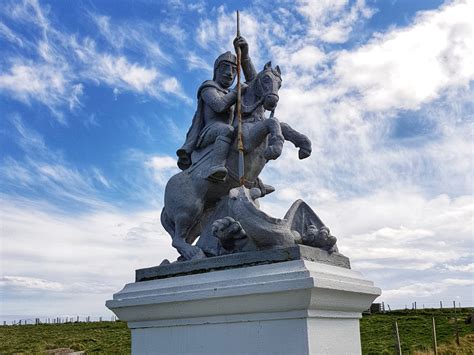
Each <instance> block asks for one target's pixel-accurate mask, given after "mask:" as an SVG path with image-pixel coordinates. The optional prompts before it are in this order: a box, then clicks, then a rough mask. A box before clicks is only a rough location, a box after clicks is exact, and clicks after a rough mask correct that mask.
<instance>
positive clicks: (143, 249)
mask: <svg viewBox="0 0 474 355" xmlns="http://www.w3.org/2000/svg"><path fill="white" fill-rule="evenodd" d="M159 215H160V211H159V210H148V211H143V212H136V213H131V212H121V211H117V210H109V211H105V210H101V211H100V212H98V211H92V212H88V213H86V214H76V215H74V216H67V215H65V214H64V213H63V211H61V210H60V209H58V208H55V207H53V206H51V205H49V204H47V203H38V202H36V201H33V200H27V199H23V200H13V199H3V200H2V203H1V205H0V218H1V221H2V223H1V229H2V233H1V239H2V240H1V243H2V267H3V270H2V273H3V275H4V276H3V277H2V278H0V288H1V289H2V290H1V292H2V306H3V307H2V315H0V316H2V317H3V316H5V315H6V314H5V312H9V313H10V314H15V312H17V313H16V314H32V315H34V316H56V315H57V314H64V313H75V314H85V315H94V314H96V315H104V314H105V312H106V309H105V307H104V300H106V299H108V298H110V297H111V295H112V294H113V293H114V292H117V291H118V290H119V289H120V288H121V287H122V286H123V285H124V284H125V283H127V282H131V281H133V279H134V274H133V270H135V269H138V268H142V267H148V266H151V265H157V264H159V263H160V262H161V260H162V259H164V258H169V259H170V260H174V259H175V258H176V256H177V255H176V252H175V251H174V250H173V249H172V248H171V245H170V238H169V236H168V235H167V234H166V232H165V231H164V230H163V228H162V227H161V225H160V221H159ZM12 236H14V238H13V237H12ZM45 243H46V244H45ZM45 245H47V247H45ZM58 265H60V267H58ZM7 266H8V269H7V268H6V267H7ZM38 291H41V295H42V296H44V297H30V296H32V295H33V294H36V292H38ZM95 294H96V295H97V296H94V295H95ZM19 295H22V296H23V297H20V298H19V297H18V296H19ZM85 295H86V296H85ZM44 298H46V299H48V306H47V307H46V306H45V304H43V299H44ZM85 299H86V300H85ZM31 312H34V313H31Z"/></svg>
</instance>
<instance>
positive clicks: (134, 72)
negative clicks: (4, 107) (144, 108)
mask: <svg viewBox="0 0 474 355" xmlns="http://www.w3.org/2000/svg"><path fill="white" fill-rule="evenodd" d="M3 13H4V14H5V15H6V16H7V17H9V18H10V19H13V20H14V21H17V22H20V23H26V24H33V25H34V26H37V27H39V28H40V29H41V32H40V36H39V38H35V39H33V40H32V41H30V40H28V39H27V38H26V36H27V35H23V36H20V35H17V34H15V33H14V32H13V31H11V30H10V29H9V28H8V27H7V26H6V25H4V24H3V23H1V24H0V35H1V36H3V37H5V38H6V39H7V40H9V41H10V42H11V43H13V44H15V46H16V47H20V48H23V49H25V51H23V52H22V51H18V50H15V48H14V47H15V46H13V47H12V48H11V50H8V51H5V53H3V54H4V56H3V58H2V59H3V63H2V62H0V68H2V74H0V92H2V91H3V92H4V93H6V94H11V95H12V97H14V98H15V99H17V100H20V101H22V102H25V103H28V104H29V103H31V102H33V101H37V102H41V103H43V104H44V105H46V106H47V107H48V108H49V109H50V110H51V111H52V112H53V113H54V114H55V115H56V117H57V118H58V120H59V121H60V122H62V123H66V119H65V118H64V115H63V114H62V112H61V109H62V107H63V106H64V105H67V106H68V107H69V109H70V110H71V111H72V110H75V109H77V108H79V107H81V97H82V95H83V93H84V88H85V86H84V83H97V84H99V83H101V82H102V83H105V84H107V85H110V86H112V87H114V88H117V89H121V90H122V91H132V92H137V93H140V94H145V95H150V96H152V97H155V98H158V99H162V100H163V99H166V97H165V95H163V94H166V95H172V96H175V97H177V98H179V99H181V100H184V101H185V102H187V103H189V102H191V100H190V99H189V98H188V97H187V95H186V94H185V93H184V91H183V89H182V87H181V86H180V85H179V84H178V83H176V84H175V85H174V86H173V87H172V88H170V83H172V82H173V81H175V80H176V79H175V78H173V77H168V76H166V75H164V74H163V73H161V72H160V71H159V70H158V68H157V66H161V65H168V64H169V63H170V58H169V57H168V56H167V55H166V54H164V53H163V51H162V50H161V48H160V46H159V45H158V44H157V43H156V41H155V40H154V39H153V38H152V37H151V35H150V34H149V33H150V31H151V27H150V25H148V24H146V23H145V22H139V23H123V24H114V23H111V21H110V18H108V17H105V16H98V15H91V17H92V19H93V20H94V21H95V22H96V24H97V26H98V28H99V33H100V34H102V35H103V37H104V38H105V39H106V41H107V46H106V47H108V48H107V50H108V51H107V50H101V51H99V50H98V49H97V45H96V41H95V40H93V39H91V38H89V37H81V36H79V35H77V34H71V33H68V32H67V31H64V29H62V28H61V27H60V26H59V25H56V24H53V23H52V22H50V21H49V19H48V13H47V11H45V10H44V9H43V8H42V7H41V6H40V4H39V3H38V2H37V1H26V2H24V3H20V4H14V5H13V4H12V3H10V4H7V6H5V7H4V8H3ZM24 43H28V46H25V45H24ZM126 50H133V51H135V52H137V53H140V54H141V57H144V60H143V61H142V62H140V63H138V62H134V61H132V60H130V59H129V58H128V57H127V56H126V55H125V54H124V52H125V51H126ZM26 58H28V59H26ZM31 58H33V59H31ZM150 63H153V64H150ZM163 85H164V86H165V87H166V88H167V89H165V90H161V87H162V86H163Z"/></svg>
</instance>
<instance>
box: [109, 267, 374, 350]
mask: <svg viewBox="0 0 474 355" xmlns="http://www.w3.org/2000/svg"><path fill="white" fill-rule="evenodd" d="M378 295H380V289H379V288H377V287H374V286H373V283H372V282H370V281H367V280H364V279H363V278H362V276H361V274H360V273H358V272H356V271H354V270H350V269H346V268H342V267H337V266H332V265H327V264H322V263H317V262H312V261H307V260H293V261H287V262H280V263H275V264H269V265H257V266H249V267H244V268H237V269H229V270H221V271H211V272H207V273H201V274H194V275H185V276H176V277H171V278H167V279H159V280H151V281H142V282H135V283H130V284H127V285H126V286H125V287H124V289H123V290H121V291H120V292H118V293H116V294H115V295H114V296H113V299H112V300H109V301H107V303H106V305H107V307H108V308H110V309H111V310H112V311H113V312H114V313H115V314H116V315H117V316H118V317H119V318H120V319H121V320H123V321H126V322H127V323H128V326H129V328H130V329H131V332H132V353H133V354H360V352H361V346H360V332H359V318H360V317H361V313H362V312H363V311H364V310H366V309H368V308H369V307H370V304H371V303H372V301H373V300H374V299H375V298H376V297H377V296H378Z"/></svg>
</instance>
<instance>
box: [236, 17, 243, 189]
mask: <svg viewBox="0 0 474 355" xmlns="http://www.w3.org/2000/svg"><path fill="white" fill-rule="evenodd" d="M239 22H240V21H239V11H238V10H237V38H239V37H240V24H239ZM236 52H237V53H236V54H237V104H236V106H237V120H238V131H237V149H238V150H239V183H240V186H243V185H244V182H245V178H244V142H243V139H242V138H243V137H242V87H241V85H240V67H241V57H242V53H241V49H240V47H239V46H237V48H236Z"/></svg>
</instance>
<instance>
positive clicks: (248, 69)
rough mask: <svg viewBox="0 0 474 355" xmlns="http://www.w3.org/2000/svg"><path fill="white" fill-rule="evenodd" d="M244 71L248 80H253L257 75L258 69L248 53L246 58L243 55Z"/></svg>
mask: <svg viewBox="0 0 474 355" xmlns="http://www.w3.org/2000/svg"><path fill="white" fill-rule="evenodd" d="M242 71H243V72H244V75H245V80H246V81H252V80H253V79H255V77H256V76H257V71H256V70H255V67H254V66H253V63H252V60H251V59H250V57H249V56H248V55H247V56H246V57H245V58H244V57H242Z"/></svg>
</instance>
